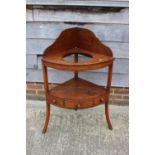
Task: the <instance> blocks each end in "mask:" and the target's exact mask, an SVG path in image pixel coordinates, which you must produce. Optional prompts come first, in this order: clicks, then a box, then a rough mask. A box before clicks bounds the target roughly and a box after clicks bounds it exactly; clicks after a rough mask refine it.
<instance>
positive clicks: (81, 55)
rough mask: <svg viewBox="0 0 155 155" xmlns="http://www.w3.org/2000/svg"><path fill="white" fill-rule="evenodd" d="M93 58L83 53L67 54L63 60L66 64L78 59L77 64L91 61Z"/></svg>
mask: <svg viewBox="0 0 155 155" xmlns="http://www.w3.org/2000/svg"><path fill="white" fill-rule="evenodd" d="M92 58H93V57H92V56H91V55H89V54H84V53H69V54H66V55H64V57H63V59H64V60H65V61H68V62H75V59H76V60H77V59H78V62H85V61H89V60H91V59H92Z"/></svg>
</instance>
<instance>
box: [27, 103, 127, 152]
mask: <svg viewBox="0 0 155 155" xmlns="http://www.w3.org/2000/svg"><path fill="white" fill-rule="evenodd" d="M44 104H45V102H43V101H30V100H29V101H27V141H26V143H27V155H128V154H129V153H128V152H129V147H128V144H129V142H128V141H129V135H128V106H114V105H111V106H110V116H111V122H112V125H113V130H112V131H111V130H109V129H108V128H107V126H106V120H105V115H104V113H103V110H104V106H103V105H101V106H98V107H95V108H91V109H86V110H78V111H75V110H67V109H61V108H57V107H54V106H52V107H51V116H52V117H51V118H50V122H49V127H48V130H47V133H46V134H42V133H41V131H42V128H43V124H44V111H45V109H44V108H45V107H44Z"/></svg>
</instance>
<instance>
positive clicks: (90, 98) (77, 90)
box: [49, 78, 108, 109]
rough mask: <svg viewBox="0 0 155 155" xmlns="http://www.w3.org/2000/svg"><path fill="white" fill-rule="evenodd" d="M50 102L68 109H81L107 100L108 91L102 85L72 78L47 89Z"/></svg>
mask: <svg viewBox="0 0 155 155" xmlns="http://www.w3.org/2000/svg"><path fill="white" fill-rule="evenodd" d="M49 98H50V101H51V104H53V105H56V106H59V107H63V108H70V109H82V108H89V107H93V106H96V105H99V104H101V103H103V102H104V101H106V100H107V98H108V92H107V91H106V89H105V88H104V87H103V86H98V85H96V84H94V83H91V82H89V81H86V80H83V79H80V78H73V79H71V80H69V81H66V82H64V83H63V84H61V85H59V86H56V87H54V88H52V89H51V90H50V91H49Z"/></svg>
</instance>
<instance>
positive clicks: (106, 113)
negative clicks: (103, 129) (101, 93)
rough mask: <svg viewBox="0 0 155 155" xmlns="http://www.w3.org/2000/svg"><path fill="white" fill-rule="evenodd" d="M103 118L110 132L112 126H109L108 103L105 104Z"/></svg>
mask: <svg viewBox="0 0 155 155" xmlns="http://www.w3.org/2000/svg"><path fill="white" fill-rule="evenodd" d="M105 116H106V120H107V124H108V128H109V129H110V130H112V125H111V122H110V117H109V103H108V101H107V102H105Z"/></svg>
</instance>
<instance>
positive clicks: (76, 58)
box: [74, 53, 78, 78]
mask: <svg viewBox="0 0 155 155" xmlns="http://www.w3.org/2000/svg"><path fill="white" fill-rule="evenodd" d="M74 62H76V63H78V53H75V54H74ZM74 78H78V72H77V71H75V72H74Z"/></svg>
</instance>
